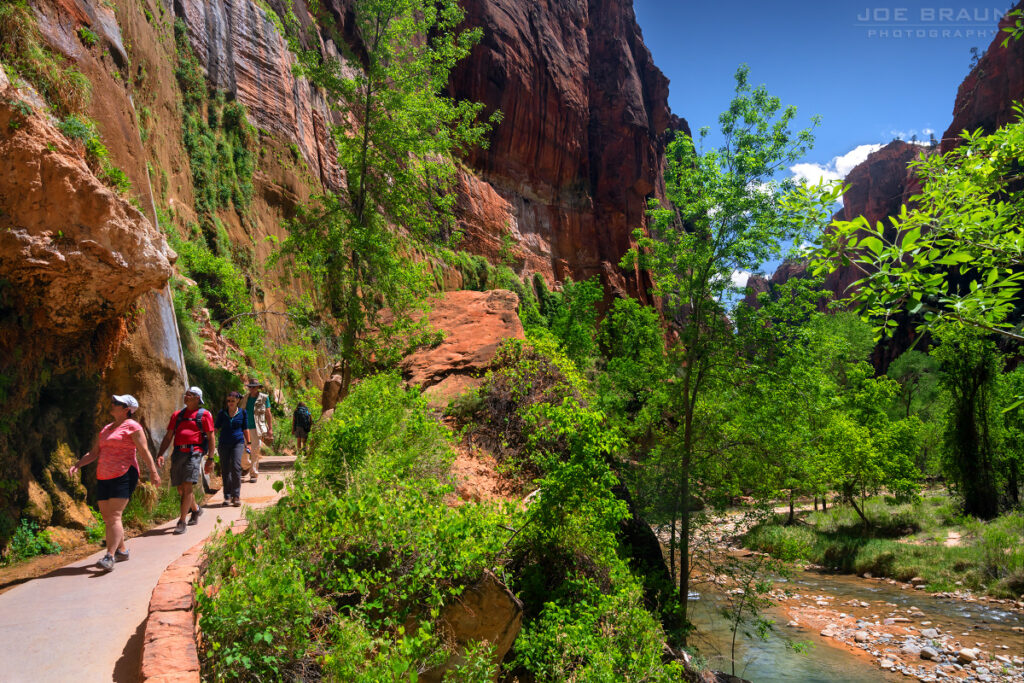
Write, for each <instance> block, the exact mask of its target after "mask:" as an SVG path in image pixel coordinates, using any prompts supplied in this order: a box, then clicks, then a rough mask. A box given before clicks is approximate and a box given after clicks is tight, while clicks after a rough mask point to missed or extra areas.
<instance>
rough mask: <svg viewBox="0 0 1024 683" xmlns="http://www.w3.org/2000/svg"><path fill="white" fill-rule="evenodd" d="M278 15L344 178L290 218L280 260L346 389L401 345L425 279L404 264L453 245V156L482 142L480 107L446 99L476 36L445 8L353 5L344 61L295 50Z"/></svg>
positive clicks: (373, 1) (414, 3)
mask: <svg viewBox="0 0 1024 683" xmlns="http://www.w3.org/2000/svg"><path fill="white" fill-rule="evenodd" d="M314 9H316V8H315V7H314ZM288 14H289V16H288V17H287V21H288V23H289V26H290V29H289V31H288V32H289V34H290V36H291V37H290V43H291V47H292V50H293V51H294V52H295V53H296V54H297V55H298V56H299V64H298V67H297V70H298V71H299V72H300V73H301V74H303V75H304V76H306V77H307V78H309V80H310V81H311V82H312V83H313V84H315V85H316V86H318V87H319V88H321V89H322V90H323V91H324V92H325V93H326V99H327V101H328V102H329V103H331V106H332V107H333V108H334V109H335V110H336V112H337V113H336V120H337V121H340V122H341V123H338V124H336V125H334V126H333V131H332V132H333V139H334V142H335V144H336V145H337V149H338V164H339V166H340V168H341V171H342V173H343V175H344V180H343V182H342V184H341V187H340V188H339V189H338V190H337V191H336V192H332V193H328V194H326V195H322V196H319V197H316V198H315V199H314V201H313V202H312V203H311V204H310V205H309V206H306V207H304V208H303V209H302V210H301V211H300V212H299V214H298V216H297V217H296V219H295V220H292V221H290V222H289V225H288V228H289V236H288V238H287V239H286V240H285V241H284V243H283V244H282V246H281V249H280V256H284V257H290V258H291V259H292V260H293V262H294V263H295V265H296V266H297V271H298V273H300V274H304V275H307V276H308V277H309V278H310V279H311V280H312V282H313V283H314V285H315V286H316V289H317V292H318V294H319V297H320V301H319V303H320V305H322V306H324V307H325V308H327V309H329V310H330V311H331V312H332V313H333V315H334V316H335V318H336V319H337V320H338V321H339V323H340V327H341V338H340V343H339V354H340V356H341V360H342V367H343V378H344V386H345V389H346V390H347V387H348V385H349V383H350V382H351V380H352V378H353V376H354V373H358V372H360V371H362V370H364V369H365V368H366V366H367V364H368V363H370V361H371V359H374V360H378V361H379V360H381V358H382V356H385V357H386V356H387V354H388V352H389V349H390V347H391V343H392V342H394V341H395V340H400V339H404V338H407V337H406V336H405V335H406V334H407V333H408V331H409V328H410V326H411V320H412V319H411V317H410V315H411V314H412V312H413V311H414V310H415V309H416V308H417V307H419V306H420V305H421V304H422V302H423V298H424V295H425V293H426V292H427V290H428V286H429V282H430V280H429V277H428V273H427V272H426V268H425V265H424V264H422V263H416V262H414V261H413V259H412V256H413V254H414V252H415V251H416V250H417V249H418V248H422V246H423V245H424V244H426V243H428V242H431V241H439V240H444V239H446V238H449V237H451V234H452V232H453V230H452V225H453V224H454V221H453V219H452V211H453V206H454V201H455V193H454V192H453V191H452V186H453V183H454V179H455V173H456V168H455V163H454V159H455V158H457V157H458V156H459V155H460V154H462V153H464V152H465V151H466V150H467V149H469V148H470V147H472V146H474V145H483V144H485V143H486V138H485V134H486V132H487V131H488V130H489V124H488V123H483V122H480V121H479V120H478V114H479V112H480V109H481V106H482V105H480V104H478V103H473V102H465V101H461V102H460V101H455V100H454V99H452V98H450V97H448V96H446V95H445V91H446V88H447V85H448V79H449V74H450V73H451V70H452V68H453V67H454V66H455V64H456V63H457V62H458V61H459V60H461V59H463V58H464V57H465V56H466V55H468V54H469V50H470V49H471V48H472V46H473V45H474V44H475V43H476V42H477V41H478V40H479V38H480V31H479V30H478V29H477V30H461V29H460V28H459V27H460V25H461V23H462V20H463V17H464V12H463V11H462V10H461V9H460V8H459V6H458V4H457V2H455V0H440V1H439V2H433V1H428V0H358V2H356V3H355V5H354V7H353V8H352V14H353V17H354V21H353V26H354V27H355V29H354V30H355V35H356V39H355V43H356V51H357V52H356V53H355V54H346V57H347V62H348V64H347V65H343V64H342V63H340V62H339V61H336V60H335V59H333V58H324V57H323V56H322V55H321V53H320V52H319V51H317V50H307V49H304V48H303V46H302V44H301V41H300V39H299V30H298V27H297V20H296V19H295V17H294V15H292V14H291V13H288ZM337 44H338V45H342V46H345V45H347V43H346V41H344V40H338V41H337ZM353 66H354V67H355V68H352V67H353ZM491 120H492V121H496V120H497V118H496V117H492V119H491ZM384 309H387V310H388V311H390V315H389V316H387V317H384V316H382V315H381V313H382V311H383V310H384Z"/></svg>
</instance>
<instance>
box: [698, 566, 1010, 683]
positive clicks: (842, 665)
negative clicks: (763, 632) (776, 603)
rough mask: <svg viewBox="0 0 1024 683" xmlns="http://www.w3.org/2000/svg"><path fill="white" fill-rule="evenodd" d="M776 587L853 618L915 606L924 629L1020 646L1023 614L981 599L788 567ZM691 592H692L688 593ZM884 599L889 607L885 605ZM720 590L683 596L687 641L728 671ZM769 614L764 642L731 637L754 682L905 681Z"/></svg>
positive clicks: (779, 614) (740, 665)
mask: <svg viewBox="0 0 1024 683" xmlns="http://www.w3.org/2000/svg"><path fill="white" fill-rule="evenodd" d="M777 588H779V589H782V590H788V591H790V592H792V593H799V594H802V595H815V596H817V595H823V596H830V602H831V606H832V608H833V609H836V610H839V611H843V610H849V611H850V613H851V614H852V613H853V612H856V613H857V616H862V615H863V616H864V618H867V617H869V616H872V615H875V614H877V615H878V618H879V619H881V618H884V617H885V616H887V615H888V614H890V613H891V612H893V611H906V610H908V609H911V608H914V607H916V608H917V609H919V610H921V611H922V612H923V613H924V614H925V615H926V620H927V621H930V622H931V624H930V625H929V626H930V627H933V628H938V629H941V630H942V631H944V632H947V633H951V634H956V635H957V636H958V637H960V638H961V639H962V640H964V641H965V642H967V641H969V642H970V643H971V645H972V646H973V644H974V643H975V642H976V641H977V642H983V643H985V644H986V649H989V646H991V645H994V644H1004V645H1007V646H1009V647H1010V648H1011V649H1010V650H1009V651H1007V652H1009V653H1011V654H1021V653H1022V652H1024V634H1021V633H1015V632H1013V630H1012V629H1013V627H1014V626H1018V627H1020V626H1024V616H1022V614H1021V613H1020V612H1019V611H1010V610H1007V609H1005V606H1002V605H999V604H992V603H983V602H965V601H963V600H959V599H954V598H939V597H933V596H931V595H929V594H927V593H924V592H923V591H915V590H909V589H901V588H900V585H892V584H889V583H886V582H885V581H879V580H865V579H860V578H857V577H853V576H845V575H833V574H822V573H817V572H795V573H794V574H793V576H792V577H791V578H790V579H788V580H780V581H779V582H778V583H777ZM692 597H696V596H695V595H692V596H691V598H692ZM851 600H858V601H861V602H867V603H870V607H869V608H866V609H859V608H858V609H851V608H847V607H844V603H846V602H848V601H851ZM885 603H892V604H894V605H897V607H895V608H894V607H891V606H887V605H885ZM720 608H721V595H720V594H717V593H716V592H714V591H707V590H703V591H702V592H701V593H700V594H699V598H697V599H691V601H690V609H691V610H692V612H691V619H692V620H693V621H694V622H695V624H696V625H697V627H698V631H699V632H698V634H697V635H696V636H694V637H693V638H692V639H691V644H692V645H695V646H697V647H698V648H700V652H701V654H702V655H703V656H704V657H706V658H707V659H708V660H709V661H710V665H711V667H712V668H714V669H718V670H720V671H725V672H729V671H730V670H731V665H730V656H729V648H730V641H731V638H732V633H731V632H730V631H729V628H728V624H727V623H726V621H725V619H724V618H723V617H722V616H721V615H720V613H719V610H720ZM765 616H766V617H767V618H769V619H772V620H774V622H775V628H774V631H773V632H772V633H771V634H770V635H769V637H768V640H765V641H762V640H759V639H757V638H756V637H755V638H746V637H743V636H742V635H741V636H740V637H739V638H737V644H736V675H737V676H741V677H743V678H745V679H747V680H750V681H754V683H771V682H774V681H778V682H780V683H781V682H785V683H833V682H836V681H848V682H850V683H861V682H866V681H897V680H900V681H902V680H907V679H906V678H905V677H904V676H903V675H900V674H896V673H890V672H885V671H883V670H881V669H879V668H878V667H877V666H875V665H874V663H873V662H872V661H871V660H870V659H867V658H860V657H857V656H856V655H853V654H851V653H850V652H847V651H846V650H843V649H840V648H839V647H834V646H832V645H829V644H828V640H827V639H825V638H822V637H821V636H820V635H819V633H818V630H817V629H814V630H811V629H808V628H804V627H800V626H797V627H790V626H787V625H786V624H787V622H788V621H789V617H788V616H787V615H786V613H785V611H784V609H783V608H782V607H774V608H772V609H770V610H769V611H768V613H767V614H766V615H765ZM800 642H804V643H807V642H809V643H811V647H810V649H809V650H807V651H806V652H803V653H799V652H796V651H794V650H793V648H792V647H790V646H791V645H792V644H794V643H800Z"/></svg>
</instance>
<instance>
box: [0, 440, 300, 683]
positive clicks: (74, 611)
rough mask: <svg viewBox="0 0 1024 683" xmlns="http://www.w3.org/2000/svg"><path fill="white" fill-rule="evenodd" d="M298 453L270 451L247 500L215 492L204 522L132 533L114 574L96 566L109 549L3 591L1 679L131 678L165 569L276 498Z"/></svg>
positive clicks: (64, 682) (79, 681)
mask: <svg viewBox="0 0 1024 683" xmlns="http://www.w3.org/2000/svg"><path fill="white" fill-rule="evenodd" d="M293 461H294V458H291V457H276V458H275V457H265V458H263V459H262V460H261V461H260V465H261V468H260V469H261V470H262V476H261V477H260V481H259V482H258V483H256V484H248V483H244V484H242V503H243V505H242V507H240V508H235V507H221V504H222V503H223V498H222V496H221V494H220V493H217V494H215V495H214V496H213V497H212V498H208V499H207V504H206V508H205V512H204V514H203V516H202V517H200V518H199V523H198V524H197V525H196V526H191V527H189V528H188V532H187V533H185V534H183V535H181V536H175V535H173V534H172V533H171V532H172V531H173V530H174V524H175V521H176V520H175V521H170V522H167V523H166V524H163V525H161V526H159V527H157V528H155V529H151V530H150V531H148V532H146V533H145V534H143V535H141V536H138V537H136V538H133V539H130V540H129V541H127V543H126V545H127V546H128V549H129V551H130V552H131V560H129V561H127V562H120V563H118V564H117V566H116V567H115V568H114V571H112V572H110V573H109V574H107V573H104V572H103V571H102V570H100V569H98V568H96V567H95V564H96V561H97V560H99V559H100V558H101V557H102V556H103V554H104V552H105V551H100V552H97V553H96V554H95V555H92V556H90V557H88V558H86V559H84V560H80V561H78V562H75V563H74V564H70V565H68V566H66V567H62V568H61V569H58V570H56V571H54V572H51V573H49V574H47V575H46V576H42V577H40V578H38V579H34V580H32V581H29V582H27V583H24V584H22V585H20V586H16V587H15V588H12V589H11V590H9V591H7V592H6V593H3V594H0V683H30V682H31V683H49V682H51V681H52V682H53V683H71V682H74V683H108V682H109V681H117V682H118V683H128V682H131V681H136V680H137V679H138V675H139V669H140V661H139V658H140V652H141V646H142V637H143V627H144V621H145V619H146V616H147V614H148V608H149V598H150V595H151V594H152V592H153V587H154V586H156V582H157V580H159V578H160V574H161V573H162V572H163V570H164V569H165V568H166V567H167V565H169V564H170V563H171V562H173V561H174V560H176V559H178V558H179V557H180V556H181V555H182V553H184V552H185V551H186V550H188V549H189V548H191V547H192V546H193V545H195V544H196V543H198V542H199V541H201V540H202V539H204V538H206V537H207V536H208V535H209V534H210V533H211V532H212V531H213V530H214V528H215V527H216V526H217V525H218V522H220V524H221V525H223V524H224V523H227V522H231V521H234V520H236V519H239V518H240V517H241V516H242V512H243V511H244V510H245V509H246V508H247V507H249V506H253V507H260V506H263V505H267V504H270V503H272V502H273V501H274V500H276V499H277V497H278V494H277V493H276V492H275V491H274V489H273V487H272V484H273V482H274V481H275V480H277V479H281V478H282V477H283V476H284V475H285V473H286V472H287V470H288V469H290V467H291V464H292V462H293Z"/></svg>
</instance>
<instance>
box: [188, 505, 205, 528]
mask: <svg viewBox="0 0 1024 683" xmlns="http://www.w3.org/2000/svg"><path fill="white" fill-rule="evenodd" d="M202 516H203V508H196V509H195V510H193V511H192V513H191V514H190V515H189V516H188V525H189V526H195V525H196V524H199V518H200V517H202Z"/></svg>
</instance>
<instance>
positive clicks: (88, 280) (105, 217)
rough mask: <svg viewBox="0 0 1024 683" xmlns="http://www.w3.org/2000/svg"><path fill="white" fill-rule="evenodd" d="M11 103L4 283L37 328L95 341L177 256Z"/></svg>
mask: <svg viewBox="0 0 1024 683" xmlns="http://www.w3.org/2000/svg"><path fill="white" fill-rule="evenodd" d="M15 100H20V96H19V95H17V94H16V93H14V92H13V91H12V89H11V88H6V89H4V91H3V92H0V160H2V161H0V207H2V209H3V211H2V212H0V279H3V280H5V281H6V282H7V283H8V285H9V287H8V295H7V296H8V299H9V303H10V304H14V305H15V306H17V307H18V308H19V310H21V311H22V312H23V314H24V315H26V316H29V317H30V320H31V324H32V325H33V326H34V327H36V328H38V329H40V330H46V331H47V334H51V335H54V334H55V335H61V336H73V335H80V334H85V333H92V332H93V331H94V330H95V329H96V326H97V324H98V323H100V322H103V321H107V320H112V319H114V318H116V317H118V316H120V315H123V314H124V313H125V312H126V311H127V310H128V307H129V306H131V305H132V304H133V303H134V302H135V301H136V300H137V299H138V298H139V297H140V296H141V295H142V294H144V293H145V292H148V291H149V290H151V289H159V288H161V287H163V285H164V284H165V283H166V282H167V280H168V278H170V276H171V263H170V261H171V259H172V258H173V252H172V251H171V250H170V249H169V247H168V246H167V242H166V240H164V237H163V235H161V234H160V233H159V232H157V231H156V230H155V229H153V227H152V225H151V224H150V223H149V221H148V220H146V217H145V216H143V215H142V213H141V212H139V211H138V210H137V209H136V208H135V207H133V206H132V205H131V204H129V203H128V202H127V201H126V200H125V199H122V198H121V197H119V196H118V195H117V194H115V193H114V192H113V191H112V190H110V188H108V187H106V186H105V185H104V184H103V183H102V182H100V180H99V179H98V178H96V176H95V175H94V174H93V172H92V171H91V170H90V169H89V167H88V166H87V165H86V163H85V159H84V158H83V157H82V156H81V154H80V153H79V152H78V151H77V150H76V149H75V147H74V146H73V145H72V144H71V142H70V141H68V139H67V138H65V137H64V136H63V135H62V134H61V133H60V132H59V131H58V130H57V129H56V128H54V127H53V126H52V125H51V124H50V123H49V122H48V121H47V120H46V118H44V116H42V115H40V114H36V113H31V114H29V115H26V114H25V113H24V112H22V111H19V110H17V109H16V108H15V106H14V104H13V103H14V101H15ZM22 104H24V102H23V101H22Z"/></svg>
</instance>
